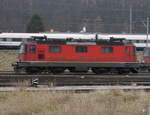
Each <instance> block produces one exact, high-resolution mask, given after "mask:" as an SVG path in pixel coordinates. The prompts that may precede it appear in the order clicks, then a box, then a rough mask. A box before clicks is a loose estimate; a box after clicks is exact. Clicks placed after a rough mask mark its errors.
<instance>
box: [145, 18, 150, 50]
mask: <svg viewBox="0 0 150 115" xmlns="http://www.w3.org/2000/svg"><path fill="white" fill-rule="evenodd" d="M146 28H147V34H146V41H147V42H146V47H147V48H148V42H149V41H148V34H149V17H147V26H146Z"/></svg>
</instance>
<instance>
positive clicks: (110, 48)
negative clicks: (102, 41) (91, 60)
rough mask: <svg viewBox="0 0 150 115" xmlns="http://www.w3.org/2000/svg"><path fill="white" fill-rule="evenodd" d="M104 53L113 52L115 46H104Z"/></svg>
mask: <svg viewBox="0 0 150 115" xmlns="http://www.w3.org/2000/svg"><path fill="white" fill-rule="evenodd" d="M102 52H103V53H113V47H102Z"/></svg>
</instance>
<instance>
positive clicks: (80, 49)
mask: <svg viewBox="0 0 150 115" xmlns="http://www.w3.org/2000/svg"><path fill="white" fill-rule="evenodd" d="M76 52H79V53H86V52H88V49H87V47H86V46H76Z"/></svg>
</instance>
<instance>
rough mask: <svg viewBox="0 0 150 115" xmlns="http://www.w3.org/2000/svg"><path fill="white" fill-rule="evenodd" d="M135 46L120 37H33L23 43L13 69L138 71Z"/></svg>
mask: <svg viewBox="0 0 150 115" xmlns="http://www.w3.org/2000/svg"><path fill="white" fill-rule="evenodd" d="M138 67H139V65H138V63H137V60H136V55H135V46H134V45H132V44H131V43H130V44H129V43H124V40H123V39H115V38H111V39H110V40H74V39H68V40H60V39H59V40H58V39H51V40H45V39H44V40H35V41H33V42H27V43H23V44H22V45H21V49H20V56H19V62H17V63H16V64H14V68H15V70H16V71H18V70H22V69H23V70H25V71H26V72H39V71H40V72H42V71H48V72H52V73H61V72H63V71H64V70H65V69H69V70H70V71H71V72H77V71H82V72H83V71H84V72H86V71H88V70H89V69H92V70H93V72H95V73H97V74H100V73H105V72H112V71H117V72H119V73H124V72H130V71H132V72H137V71H136V69H138Z"/></svg>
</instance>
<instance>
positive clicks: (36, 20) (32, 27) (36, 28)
mask: <svg viewBox="0 0 150 115" xmlns="http://www.w3.org/2000/svg"><path fill="white" fill-rule="evenodd" d="M43 31H44V25H43V22H42V19H41V17H40V16H39V15H37V14H34V15H33V16H32V18H31V20H30V22H29V24H28V25H27V28H26V32H28V33H38V32H43Z"/></svg>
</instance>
